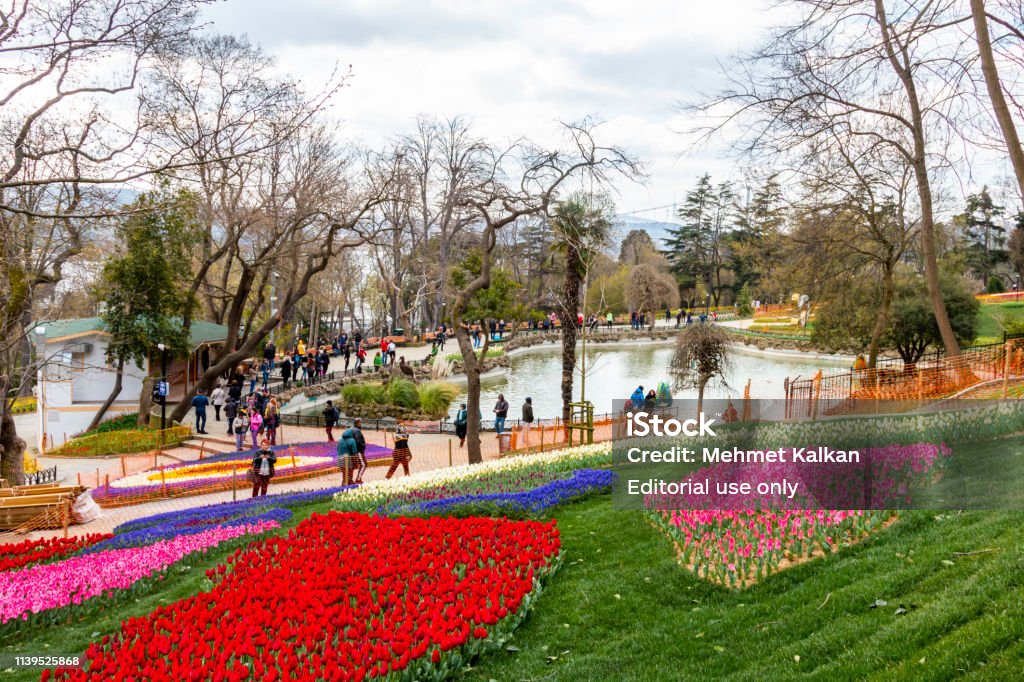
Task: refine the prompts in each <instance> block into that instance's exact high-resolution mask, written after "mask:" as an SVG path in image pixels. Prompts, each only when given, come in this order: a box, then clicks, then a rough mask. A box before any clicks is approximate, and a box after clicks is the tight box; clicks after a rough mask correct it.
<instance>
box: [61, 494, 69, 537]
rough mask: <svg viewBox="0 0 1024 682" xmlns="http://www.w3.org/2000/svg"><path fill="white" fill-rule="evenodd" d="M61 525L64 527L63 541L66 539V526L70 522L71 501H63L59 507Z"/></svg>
mask: <svg viewBox="0 0 1024 682" xmlns="http://www.w3.org/2000/svg"><path fill="white" fill-rule="evenodd" d="M60 516H61V519H60V520H61V525H62V526H64V539H65V540H67V539H68V524H69V523H70V521H71V500H68V499H65V500H64V504H62V505H61V506H60Z"/></svg>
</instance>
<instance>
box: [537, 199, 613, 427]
mask: <svg viewBox="0 0 1024 682" xmlns="http://www.w3.org/2000/svg"><path fill="white" fill-rule="evenodd" d="M613 214H614V209H613V205H612V203H611V201H610V200H609V199H608V197H606V196H604V195H593V194H574V195H572V196H570V197H569V198H568V199H566V200H565V201H562V202H560V203H559V204H558V206H557V208H556V209H555V212H554V216H553V218H552V220H551V227H552V229H553V230H554V232H555V243H554V247H553V248H554V249H555V250H556V251H558V252H560V253H562V254H563V255H564V256H565V294H564V297H563V298H562V305H561V310H560V311H559V317H560V318H561V322H562V387H561V388H562V419H563V420H564V421H565V422H568V421H569V412H570V409H569V404H570V403H571V402H572V384H573V372H574V371H575V369H576V339H577V334H578V333H579V331H580V330H579V328H578V327H577V314H578V312H579V311H580V310H582V309H581V308H580V303H581V302H580V288H581V286H582V287H584V291H585V284H586V280H587V275H588V274H589V271H590V268H591V265H592V264H593V262H594V259H595V257H596V256H597V255H598V254H599V253H600V251H601V249H602V247H604V246H606V245H607V242H608V238H609V235H610V233H611V229H612V221H611V216H612V215H613ZM583 306H584V308H585V307H586V300H585V299H584V301H583ZM583 313H584V315H586V310H583ZM585 334H586V332H585V328H584V342H585V341H586V339H585ZM585 354H586V349H585V348H584V358H585Z"/></svg>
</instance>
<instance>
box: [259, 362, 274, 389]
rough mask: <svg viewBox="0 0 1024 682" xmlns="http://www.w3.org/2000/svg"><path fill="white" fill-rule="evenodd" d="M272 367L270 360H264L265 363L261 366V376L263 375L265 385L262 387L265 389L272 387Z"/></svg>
mask: <svg viewBox="0 0 1024 682" xmlns="http://www.w3.org/2000/svg"><path fill="white" fill-rule="evenodd" d="M270 367H271V365H270V361H269V360H263V363H262V364H261V365H260V374H262V375H263V383H262V384H261V386H262V387H263V388H267V387H268V386H270Z"/></svg>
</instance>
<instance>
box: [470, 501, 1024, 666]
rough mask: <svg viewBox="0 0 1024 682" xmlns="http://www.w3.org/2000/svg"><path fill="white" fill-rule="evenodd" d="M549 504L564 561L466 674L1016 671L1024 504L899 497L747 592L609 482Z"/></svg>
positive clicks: (1023, 655) (1022, 606)
mask: <svg viewBox="0 0 1024 682" xmlns="http://www.w3.org/2000/svg"><path fill="white" fill-rule="evenodd" d="M556 516H557V518H558V523H559V528H560V529H561V533H562V545H563V552H564V558H565V563H564V565H563V567H562V569H561V571H560V572H559V573H558V574H556V576H555V577H554V578H553V579H552V581H551V582H550V583H549V584H548V586H547V588H546V589H545V592H544V594H543V595H542V596H541V598H540V599H539V600H538V601H537V603H536V605H535V607H534V610H533V611H532V612H531V615H530V616H529V618H528V620H527V622H526V623H525V624H524V625H523V627H522V628H521V629H520V630H519V631H518V632H517V633H516V635H515V638H514V639H513V641H512V643H511V646H512V647H513V649H512V650H510V651H507V652H501V653H498V654H494V655H491V656H489V657H485V658H483V659H482V660H480V661H479V662H478V665H477V667H475V668H473V669H471V670H469V671H468V672H466V673H465V674H464V677H463V679H465V680H474V681H475V680H483V681H484V682H487V681H489V680H500V681H502V682H505V681H515V680H537V681H540V680H644V681H646V680H705V679H716V680H720V679H728V680H780V679H782V680H785V679H796V678H800V679H804V678H810V679H818V680H846V679H885V680H889V679H892V680H947V679H950V678H956V677H963V678H972V679H991V680H1010V679H1021V676H1022V669H1024V592H1022V589H1021V585H1022V582H1024V513H981V512H975V513H964V514H960V513H957V512H945V513H938V512H933V513H929V512H905V513H904V514H903V516H902V518H901V519H900V521H899V522H897V523H896V524H895V525H893V526H892V527H890V528H889V529H888V530H886V531H884V532H882V533H880V534H879V535H878V536H876V537H874V538H872V539H870V540H868V541H865V542H863V543H861V544H859V545H856V546H854V547H849V548H846V549H843V550H841V551H840V552H838V553H837V554H836V555H834V556H832V557H829V558H827V559H822V560H817V561H812V562H809V563H806V564H803V565H801V566H798V567H796V568H794V569H791V570H789V571H785V572H783V573H781V574H779V575H776V576H773V577H771V578H769V579H767V580H765V581H764V582H763V583H762V584H760V585H757V586H755V587H753V588H750V589H747V590H745V591H742V592H731V591H727V590H725V589H721V588H716V587H712V586H711V585H709V584H707V583H705V582H704V581H702V580H699V579H697V578H694V577H693V576H692V575H691V574H689V573H688V572H687V571H685V570H684V569H682V568H681V567H679V566H678V565H677V564H676V562H675V559H674V556H673V553H672V550H671V548H670V545H669V544H668V542H667V541H666V540H665V539H664V538H663V537H662V536H661V535H660V534H659V533H658V532H657V531H655V530H654V529H653V528H651V527H650V526H649V525H647V523H646V522H645V520H644V517H643V516H642V514H641V513H639V512H623V511H616V510H613V509H612V507H611V501H610V498H609V497H601V498H596V499H593V500H590V501H586V502H583V503H580V504H577V505H573V506H570V507H566V508H563V509H562V510H560V512H559V513H557V514H556ZM972 552H976V553H974V554H971V553H972ZM958 553H961V554H958ZM879 599H881V600H884V601H885V602H886V605H885V606H879V607H877V608H870V606H871V605H872V604H873V603H875V602H876V600H879ZM901 605H902V606H903V608H905V609H906V613H905V614H902V615H897V614H896V611H897V609H899V608H900V607H901Z"/></svg>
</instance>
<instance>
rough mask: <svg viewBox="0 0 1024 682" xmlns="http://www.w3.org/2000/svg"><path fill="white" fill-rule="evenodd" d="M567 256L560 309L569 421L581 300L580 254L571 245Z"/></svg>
mask: <svg viewBox="0 0 1024 682" xmlns="http://www.w3.org/2000/svg"><path fill="white" fill-rule="evenodd" d="M567 256H568V257H567V258H566V261H567V262H566V271H565V299H564V300H563V303H562V309H561V311H559V314H560V317H561V322H562V421H563V422H565V423H566V424H568V423H569V417H570V412H571V408H570V407H569V404H570V403H571V402H572V381H573V373H574V372H575V371H576V335H577V332H578V329H577V328H576V307H577V306H578V305H579V301H580V277H579V271H578V270H577V269H576V265H577V261H578V254H577V253H576V252H575V249H573V248H572V247H571V246H570V247H569V253H568V254H567Z"/></svg>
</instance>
